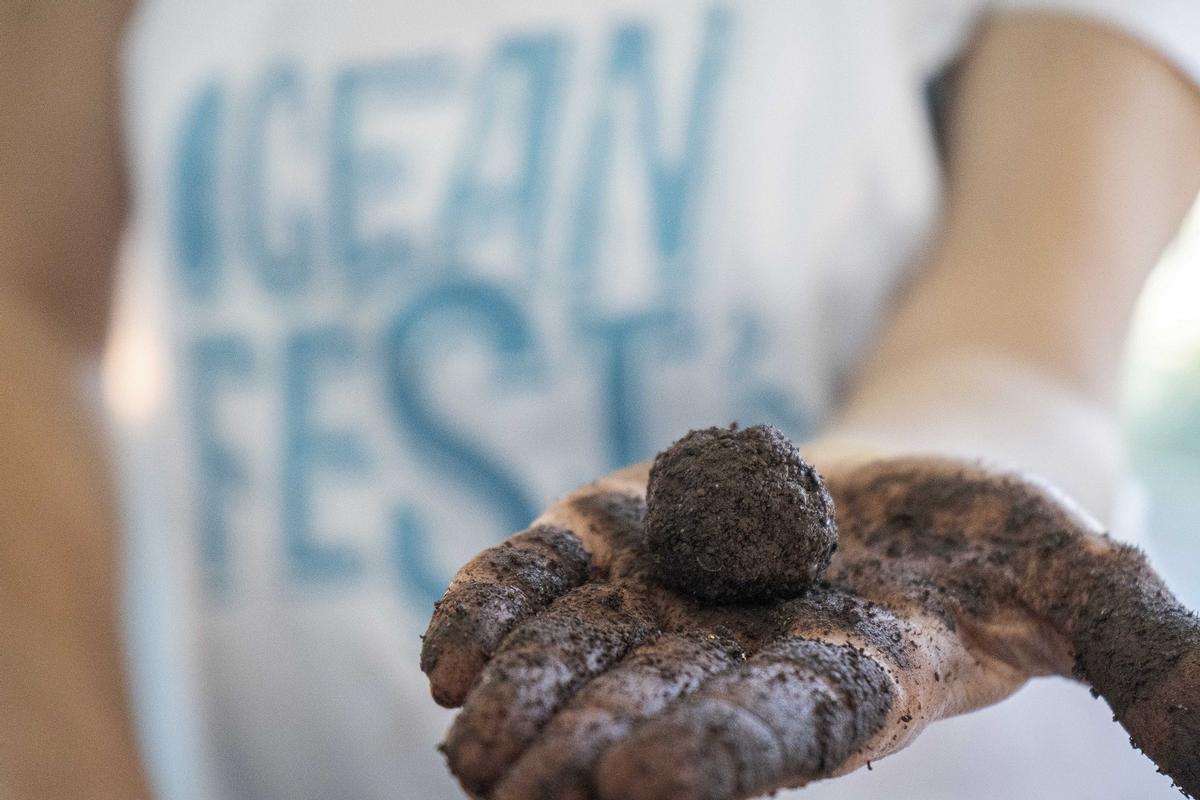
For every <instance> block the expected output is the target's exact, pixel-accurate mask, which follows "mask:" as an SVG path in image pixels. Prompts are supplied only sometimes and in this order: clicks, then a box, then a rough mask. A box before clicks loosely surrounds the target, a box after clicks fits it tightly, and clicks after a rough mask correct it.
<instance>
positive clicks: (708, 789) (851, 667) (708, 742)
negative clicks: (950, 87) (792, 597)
mask: <svg viewBox="0 0 1200 800" xmlns="http://www.w3.org/2000/svg"><path fill="white" fill-rule="evenodd" d="M892 696H893V693H892V683H891V679H890V678H889V677H888V675H887V673H886V672H885V671H884V669H883V667H881V666H880V665H879V664H878V662H876V661H874V660H873V659H871V658H869V657H868V656H865V655H863V654H862V652H861V651H859V650H857V649H856V648H854V647H852V646H850V645H833V644H828V643H825V642H818V641H809V640H804V639H787V640H783V641H779V642H776V643H774V644H772V645H770V646H768V647H767V648H766V649H764V650H763V651H761V652H759V653H757V654H756V655H755V656H753V657H752V658H751V659H750V660H748V661H747V662H746V664H745V665H744V666H743V667H741V668H740V669H738V670H735V671H733V672H729V673H725V674H722V675H719V676H717V677H715V678H713V679H712V680H711V681H709V682H708V683H707V684H705V685H704V686H703V687H702V688H701V689H700V690H699V691H697V692H696V693H695V694H693V695H691V696H690V697H686V698H684V699H683V700H681V701H679V702H678V703H676V704H675V705H674V706H672V707H671V708H669V709H668V710H667V712H666V713H665V714H664V715H663V716H660V717H658V718H655V719H651V720H649V721H647V722H646V723H645V724H643V725H642V726H641V727H639V728H638V729H637V730H636V731H634V733H633V735H632V736H630V737H628V738H626V739H624V740H622V741H621V742H620V743H618V744H616V745H614V746H613V747H612V748H611V749H609V751H608V752H606V753H605V754H604V755H603V756H602V757H601V759H600V763H599V766H598V768H597V788H598V789H599V796H600V797H602V798H605V800H639V799H641V798H645V800H661V798H671V799H672V800H709V799H711V800H717V799H718V798H721V799H722V800H728V799H729V798H735V797H737V798H741V797H752V796H756V795H759V794H763V793H766V792H769V791H773V790H775V789H778V788H782V787H785V786H798V785H801V784H803V783H807V782H808V781H811V780H815V779H817V778H820V777H823V776H826V775H828V774H830V773H831V772H833V771H834V770H836V769H837V767H838V766H839V765H840V764H842V763H843V762H845V761H846V760H847V759H848V758H849V757H850V756H851V755H852V754H853V753H854V752H855V750H857V749H858V748H859V747H861V746H862V745H863V743H864V742H865V741H866V740H867V738H868V737H870V736H871V735H872V734H873V733H874V732H875V731H877V730H878V729H879V728H880V727H881V726H882V725H883V723H884V720H885V717H886V715H887V712H888V709H889V708H890V707H891V703H892Z"/></svg>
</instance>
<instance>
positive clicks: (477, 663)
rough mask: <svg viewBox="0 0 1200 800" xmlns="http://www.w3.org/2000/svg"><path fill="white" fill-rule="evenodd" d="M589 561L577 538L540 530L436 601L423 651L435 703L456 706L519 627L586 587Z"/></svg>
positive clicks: (474, 569) (473, 566)
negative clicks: (563, 597)
mask: <svg viewBox="0 0 1200 800" xmlns="http://www.w3.org/2000/svg"><path fill="white" fill-rule="evenodd" d="M588 565H589V561H588V554H587V552H586V551H585V550H584V549H583V545H582V544H581V543H580V541H579V539H578V538H577V537H576V536H575V534H573V533H571V532H570V531H567V530H563V529H561V528H554V527H550V526H545V525H539V526H537V527H534V528H531V529H530V530H527V531H525V532H523V533H519V534H517V535H516V536H513V537H512V538H511V539H509V540H508V541H506V542H504V543H503V544H501V545H499V546H497V547H492V548H489V549H487V550H484V551H483V552H482V553H480V554H479V555H477V556H476V557H475V558H474V559H472V560H471V561H470V562H469V563H468V564H467V565H466V566H464V567H463V568H462V569H461V570H459V572H458V574H457V575H455V576H454V580H453V581H452V582H451V584H450V588H449V589H447V590H446V594H445V595H444V596H443V597H442V599H441V600H440V601H438V603H437V605H436V607H435V608H434V612H433V619H432V620H430V623H429V628H428V630H426V632H425V636H424V643H423V644H422V647H421V670H422V671H423V672H424V673H425V674H426V675H428V676H429V685H430V689H431V691H432V693H433V697H434V699H435V700H436V701H437V702H438V703H440V704H441V705H444V706H450V707H454V706H458V705H461V704H462V701H463V698H464V697H466V694H467V692H468V691H469V690H470V688H471V684H473V683H474V682H475V678H476V677H477V676H478V675H479V672H480V670H481V669H483V665H484V664H485V663H486V662H487V660H488V658H490V657H491V655H492V653H493V652H495V650H496V647H497V646H498V645H499V644H500V641H501V640H502V639H503V638H504V636H505V635H507V634H508V632H509V631H511V630H512V629H513V627H515V626H516V625H517V624H518V623H520V622H521V621H522V620H524V619H527V618H528V617H530V616H531V615H532V614H534V613H536V612H538V611H540V610H542V609H543V608H545V607H546V606H547V605H548V604H549V603H550V602H551V601H552V600H554V599H555V598H556V597H559V596H560V595H562V594H564V593H566V592H568V591H570V590H571V589H573V588H575V587H576V586H578V585H579V584H581V583H583V582H584V581H585V580H586V579H587V576H588Z"/></svg>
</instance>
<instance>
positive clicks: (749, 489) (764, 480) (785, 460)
mask: <svg viewBox="0 0 1200 800" xmlns="http://www.w3.org/2000/svg"><path fill="white" fill-rule="evenodd" d="M646 502H647V511H646V522H645V535H646V544H647V547H648V549H649V551H650V553H651V554H652V556H653V558H654V561H655V566H656V570H657V577H658V579H659V580H660V581H661V582H662V583H663V584H665V585H666V586H669V587H671V588H673V589H677V590H679V591H682V592H686V593H688V594H691V595H693V596H695V597H698V598H700V599H703V600H708V601H713V602H739V601H756V600H765V599H772V598H778V597H786V596H789V595H796V594H799V593H801V592H803V591H804V589H806V588H807V587H808V586H810V585H811V584H812V583H813V582H814V581H816V580H817V579H818V578H819V577H820V575H821V573H822V572H823V571H824V570H825V568H826V567H828V566H829V560H830V559H831V558H832V557H833V552H834V550H836V549H837V525H836V523H835V522H834V511H833V498H831V497H830V496H829V492H828V491H827V490H826V489H825V484H824V483H823V482H822V480H821V476H820V475H818V474H817V471H816V470H815V469H813V467H812V465H811V464H809V463H808V462H806V461H805V460H804V459H803V458H801V457H800V453H799V452H798V451H797V450H796V448H795V446H794V445H793V444H792V443H791V442H790V441H789V440H788V438H787V437H786V436H785V435H784V434H783V433H782V432H781V431H779V430H778V429H777V428H774V427H772V426H769V425H755V426H753V427H749V428H741V429H739V428H738V427H737V424H736V423H735V424H734V425H732V426H730V427H728V428H706V429H704V430H696V431H689V432H688V434H687V435H686V436H684V437H683V438H682V439H680V440H679V441H677V442H675V444H673V445H671V446H670V447H669V448H667V449H666V450H664V451H663V452H661V453H659V454H658V456H657V457H655V459H654V465H653V467H652V468H651V470H650V483H649V486H648V487H647V496H646Z"/></svg>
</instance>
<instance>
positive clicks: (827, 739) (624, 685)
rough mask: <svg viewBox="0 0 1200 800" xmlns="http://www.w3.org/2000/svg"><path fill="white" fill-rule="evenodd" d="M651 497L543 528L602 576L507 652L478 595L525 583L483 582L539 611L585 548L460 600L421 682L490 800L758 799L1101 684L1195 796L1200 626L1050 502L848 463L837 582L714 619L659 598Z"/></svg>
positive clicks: (838, 492) (449, 612)
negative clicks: (1039, 700)
mask: <svg viewBox="0 0 1200 800" xmlns="http://www.w3.org/2000/svg"><path fill="white" fill-rule="evenodd" d="M646 477H647V475H646V470H645V469H644V468H635V469H632V470H628V471H625V472H623V473H619V474H618V475H615V476H612V477H610V478H607V479H604V480H601V481H598V482H596V483H594V484H591V485H589V486H587V487H584V488H583V489H581V490H579V491H578V492H576V493H575V494H573V495H571V496H570V497H568V498H566V499H565V500H563V501H561V502H560V503H556V504H555V505H554V506H553V507H552V508H550V509H549V510H548V511H547V512H546V513H545V514H544V515H543V517H542V518H541V519H540V520H539V521H538V525H539V526H544V527H540V528H535V530H548V529H551V528H552V529H553V530H554V531H555V532H556V533H555V535H556V536H557V537H559V538H561V539H564V540H566V539H568V538H570V537H574V538H575V539H576V540H577V541H578V542H579V543H580V544H581V545H582V548H583V549H585V550H586V551H587V553H588V554H589V555H590V559H591V567H592V569H591V571H590V575H589V577H588V579H587V580H585V581H583V582H581V583H576V582H575V581H574V580H559V581H556V582H554V586H555V588H556V589H559V590H564V589H565V591H564V592H563V594H561V595H560V596H559V597H558V598H556V599H553V600H552V601H549V602H547V598H546V594H547V593H546V592H544V591H543V592H541V594H540V595H539V596H538V597H537V598H536V599H531V601H530V602H528V603H525V604H521V605H518V604H509V605H507V607H508V608H509V609H510V610H513V612H514V613H511V614H508V615H505V621H504V622H503V623H502V624H501V627H502V628H504V629H506V630H507V631H508V633H507V635H504V636H503V637H502V638H500V639H499V644H498V645H494V650H492V648H493V644H492V643H493V642H495V641H496V640H497V639H496V637H495V636H491V637H481V636H479V635H478V631H479V629H480V626H481V625H490V624H493V623H494V622H495V617H494V616H489V614H488V612H487V611H486V610H483V611H482V613H481V609H480V607H479V606H478V605H476V604H475V603H474V600H475V598H476V597H477V596H478V595H476V594H473V593H472V592H471V591H470V589H471V588H472V587H477V586H479V585H480V582H481V581H487V580H488V579H487V578H484V577H483V574H484V573H485V572H489V571H490V572H491V574H495V567H496V566H497V565H500V564H507V565H508V566H510V567H511V569H509V570H506V571H504V572H505V575H506V578H504V579H500V580H493V581H492V582H490V583H487V584H486V585H488V586H490V587H491V588H492V590H493V591H498V590H499V589H500V588H501V587H502V586H503V587H520V588H519V589H518V591H519V592H520V593H522V594H525V595H530V594H531V592H530V591H529V589H528V588H525V587H528V586H530V585H539V583H540V579H542V578H544V576H546V575H547V574H554V575H559V576H563V575H571V576H577V575H578V574H579V570H578V563H577V560H576V559H577V554H578V551H577V550H572V551H571V556H570V557H569V558H557V559H556V557H555V556H554V555H553V554H551V553H546V554H545V558H544V559H543V560H542V561H540V562H539V563H538V564H537V566H536V568H531V567H530V565H529V564H528V563H524V562H519V561H517V560H516V559H512V558H509V557H508V556H511V555H512V554H513V551H512V550H511V549H510V548H506V547H505V546H504V545H502V546H501V547H500V548H499V549H497V550H495V551H486V552H485V553H484V554H481V556H480V557H479V558H477V559H476V560H475V561H473V562H472V563H471V564H469V565H467V566H466V567H465V568H464V570H463V572H462V573H460V576H459V578H457V579H456V581H455V584H454V585H452V586H451V588H450V590H449V591H448V592H447V594H446V596H445V597H444V598H443V600H442V601H441V603H440V605H439V607H438V609H437V611H436V612H435V614H434V617H433V620H432V622H431V624H430V627H429V630H428V632H427V634H426V637H425V652H424V654H423V663H422V666H423V668H424V669H425V670H426V672H427V674H428V675H429V679H430V684H431V686H432V687H433V691H434V694H435V697H437V698H438V699H439V700H440V701H441V702H442V703H443V704H446V705H458V704H459V703H462V712H461V713H460V714H459V715H458V717H457V718H456V720H455V722H454V725H453V726H452V727H451V729H450V732H449V734H448V736H447V738H446V743H445V745H444V750H445V753H446V756H447V759H448V762H449V766H450V769H451V770H452V771H453V772H454V774H455V775H456V776H457V777H458V778H459V780H460V781H461V782H462V784H463V787H464V788H465V789H467V790H468V791H469V792H470V793H471V794H472V795H474V796H478V797H493V798H497V800H519V799H520V798H538V799H539V800H551V798H593V797H594V798H602V799H603V800H619V799H622V798H627V799H628V800H642V799H643V798H644V800H652V799H659V800H661V798H679V799H680V800H682V799H683V798H697V799H700V798H705V799H710V798H711V800H718V798H732V797H750V796H755V795H759V794H762V793H765V792H768V791H771V790H773V789H777V788H782V787H790V786H801V785H803V784H805V783H807V782H810V781H813V780H818V779H821V778H827V777H831V776H834V775H838V774H843V773H845V772H848V771H850V770H853V769H856V768H857V767H859V766H861V765H863V764H865V763H866V762H867V761H868V760H878V759H880V758H883V757H884V756H886V755H888V754H890V753H892V752H895V751H896V750H898V749H900V748H901V747H903V746H905V745H906V744H907V743H908V742H910V741H911V740H912V739H913V738H914V737H915V736H917V735H918V734H919V733H920V731H921V730H922V729H924V728H925V727H926V726H927V725H928V724H929V723H931V722H934V721H936V720H938V719H942V718H945V717H948V716H953V715H955V714H962V713H966V712H968V711H971V710H974V709H976V708H979V707H981V706H984V705H988V704H991V703H994V702H997V701H999V700H1001V699H1003V698H1004V697H1006V696H1008V695H1009V694H1011V693H1012V692H1013V691H1015V690H1016V689H1017V688H1019V687H1020V686H1021V685H1022V684H1023V683H1024V682H1025V681H1026V680H1028V679H1029V678H1031V677H1035V676H1038V675H1062V676H1064V677H1074V678H1077V679H1080V680H1084V681H1087V682H1089V683H1090V684H1091V685H1092V687H1093V688H1094V689H1095V690H1096V691H1098V692H1099V693H1100V694H1102V695H1103V696H1104V698H1105V699H1106V700H1107V701H1108V702H1109V704H1110V705H1111V706H1112V707H1113V709H1114V712H1116V716H1117V719H1119V721H1120V722H1121V723H1122V724H1123V725H1124V726H1125V727H1126V729H1127V730H1128V731H1129V733H1130V735H1131V736H1132V737H1133V740H1134V741H1135V743H1136V744H1137V745H1138V746H1139V747H1141V748H1142V749H1143V750H1144V751H1146V753H1147V754H1148V755H1150V756H1151V757H1152V758H1154V759H1155V760H1156V761H1157V763H1158V765H1159V767H1160V768H1162V769H1163V770H1164V771H1165V772H1167V774H1169V775H1170V776H1171V777H1172V778H1173V779H1174V780H1175V781H1177V782H1178V783H1179V784H1180V785H1181V786H1182V787H1183V788H1185V789H1186V790H1188V791H1189V792H1193V793H1195V792H1198V791H1200V620H1197V619H1196V617H1194V616H1193V615H1192V614H1190V613H1189V612H1188V611H1187V610H1186V609H1184V608H1183V607H1182V606H1180V605H1179V604H1178V602H1176V601H1175V600H1174V598H1173V597H1171V595H1170V592H1169V591H1167V589H1166V587H1165V586H1164V585H1163V583H1162V582H1161V580H1159V579H1158V577H1157V576H1156V575H1155V574H1154V572H1153V570H1151V569H1150V568H1149V566H1148V565H1147V564H1146V563H1145V561H1144V559H1143V558H1142V556H1141V555H1140V554H1139V553H1138V552H1137V551H1135V550H1133V549H1132V548H1128V547H1125V546H1122V545H1119V544H1116V543H1115V542H1113V541H1112V540H1110V539H1108V538H1107V537H1105V536H1103V535H1102V534H1101V528H1100V526H1099V525H1098V524H1097V523H1096V522H1095V521H1094V520H1093V519H1091V518H1090V517H1088V516H1087V515H1086V514H1084V513H1082V512H1081V511H1080V510H1079V509H1078V507H1077V506H1075V505H1074V504H1072V503H1070V502H1069V501H1067V500H1066V499H1065V498H1064V497H1062V495H1061V494H1059V493H1057V492H1055V491H1054V490H1052V489H1050V488H1049V487H1047V486H1046V485H1044V484H1042V483H1040V482H1038V481H1036V480H1033V479H1031V478H1028V477H1027V476H1023V475H1020V474H1017V473H1009V472H1005V471H1002V470H997V469H995V468H988V467H983V466H980V465H978V464H973V463H969V462H961V461H957V460H953V459H944V458H896V459H877V460H874V461H871V462H867V463H856V462H853V461H851V462H846V463H843V464H836V463H834V464H831V465H830V466H829V474H828V475H827V476H826V478H827V483H828V486H829V489H830V492H831V494H832V495H833V496H834V499H835V503H836V504H837V507H838V528H839V530H840V532H841V539H840V546H839V549H838V551H837V554H836V555H835V557H834V560H833V563H832V564H831V565H830V568H829V570H828V572H827V573H826V576H825V581H824V582H822V583H821V584H819V585H817V586H815V587H814V588H812V589H810V590H809V591H807V592H805V593H804V594H802V595H800V596H799V597H794V598H789V599H782V600H778V601H774V602H760V603H755V604H751V605H719V604H715V605H714V604H706V603H704V602H702V601H700V600H697V599H696V598H694V597H692V596H690V595H687V594H684V593H681V592H677V591H673V590H671V589H668V588H666V587H665V586H663V585H662V584H661V583H660V582H659V581H658V576H657V574H656V572H655V569H654V561H653V559H652V557H651V556H650V554H649V553H648V552H647V551H646V549H645V547H644V540H643V538H642V522H643V518H644V514H645V494H644V490H645V482H646ZM568 531H572V532H574V533H573V534H572V533H568ZM535 573H536V574H535ZM523 577H531V578H532V579H531V580H525V581H524V582H521V580H520V579H521V578H523Z"/></svg>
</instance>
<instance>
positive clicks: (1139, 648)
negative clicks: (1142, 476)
mask: <svg viewBox="0 0 1200 800" xmlns="http://www.w3.org/2000/svg"><path fill="white" fill-rule="evenodd" d="M1091 545H1092V546H1091V547H1089V548H1087V549H1086V551H1084V550H1082V549H1076V550H1075V552H1073V553H1072V554H1071V555H1072V558H1070V559H1069V560H1068V559H1060V560H1059V563H1057V564H1055V565H1050V566H1047V567H1046V568H1045V569H1046V571H1047V572H1056V573H1057V574H1055V575H1053V576H1052V578H1053V580H1054V583H1052V584H1048V585H1049V586H1052V587H1054V588H1053V590H1052V591H1047V594H1048V595H1051V596H1052V597H1053V600H1054V602H1052V603H1049V604H1048V606H1047V608H1048V616H1049V617H1050V619H1051V620H1052V621H1055V622H1058V623H1059V624H1060V626H1061V627H1062V628H1063V629H1064V630H1065V631H1066V632H1067V635H1068V637H1069V639H1070V641H1071V643H1072V649H1073V651H1074V655H1075V672H1076V675H1077V676H1078V677H1080V678H1083V679H1084V680H1086V681H1088V682H1089V683H1090V684H1091V685H1092V688H1093V689H1094V690H1095V691H1096V692H1097V693H1099V694H1100V695H1101V696H1103V697H1104V699H1105V700H1106V701H1108V704H1109V706H1111V707H1112V710H1113V714H1114V718H1115V719H1117V720H1118V721H1119V722H1120V723H1121V724H1122V725H1123V726H1124V727H1125V729H1126V730H1127V731H1128V732H1129V734H1130V740H1131V742H1132V743H1133V744H1134V745H1136V746H1137V747H1138V748H1140V749H1141V750H1142V751H1143V752H1145V753H1146V755H1148V756H1150V758H1152V759H1153V760H1154V762H1155V763H1156V764H1157V765H1158V767H1159V769H1160V770H1161V771H1162V772H1164V773H1166V774H1167V775H1168V776H1170V777H1171V779H1172V780H1174V781H1175V783H1176V784H1178V786H1179V787H1180V788H1181V789H1183V790H1184V791H1185V792H1187V793H1189V794H1190V795H1192V796H1200V619H1198V618H1197V617H1196V615H1195V614H1193V613H1192V612H1190V611H1188V610H1187V609H1186V608H1185V607H1184V606H1183V605H1182V604H1181V603H1179V601H1178V600H1176V599H1175V597H1174V596H1173V595H1172V594H1171V592H1170V591H1169V590H1168V589H1167V587H1166V584H1165V583H1163V581H1162V579H1161V578H1159V576H1158V575H1157V574H1155V572H1154V570H1153V569H1152V568H1151V567H1150V565H1149V563H1148V562H1147V561H1146V559H1145V556H1143V555H1142V554H1141V553H1140V552H1138V551H1137V550H1135V549H1134V548H1131V547H1127V546H1118V545H1115V544H1113V543H1111V542H1108V541H1107V540H1099V541H1095V542H1092V543H1091Z"/></svg>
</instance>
